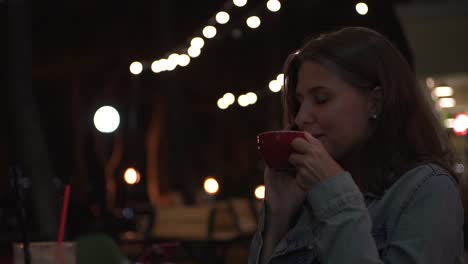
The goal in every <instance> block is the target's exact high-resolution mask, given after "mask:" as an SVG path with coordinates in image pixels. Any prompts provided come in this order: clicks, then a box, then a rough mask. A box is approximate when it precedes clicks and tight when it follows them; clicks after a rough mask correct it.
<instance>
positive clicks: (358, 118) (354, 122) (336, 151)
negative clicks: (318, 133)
mask: <svg viewBox="0 0 468 264" xmlns="http://www.w3.org/2000/svg"><path fill="white" fill-rule="evenodd" d="M321 127H322V128H323V130H324V132H325V133H326V134H327V137H326V138H324V139H323V140H322V143H323V145H324V146H325V149H327V151H328V152H329V153H330V154H331V155H332V156H334V158H337V157H338V156H341V155H344V154H345V153H347V152H349V151H350V150H352V149H353V148H355V147H356V146H357V145H360V144H362V142H364V141H365V140H366V138H367V136H368V119H367V116H365V115H363V113H362V111H358V110H357V109H354V110H350V109H348V111H345V112H343V113H342V114H340V115H338V114H337V115H333V116H330V117H329V118H323V119H322V120H321Z"/></svg>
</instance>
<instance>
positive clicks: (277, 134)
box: [257, 130, 305, 170]
mask: <svg viewBox="0 0 468 264" xmlns="http://www.w3.org/2000/svg"><path fill="white" fill-rule="evenodd" d="M297 137H301V138H305V132H304V131H292V130H280V131H267V132H264V133H260V134H258V135H257V149H258V151H259V152H260V154H261V155H262V157H263V159H264V160H265V162H266V164H267V165H268V167H270V168H272V169H275V170H291V169H294V166H293V165H291V164H290V163H289V161H288V160H289V156H290V155H291V153H292V152H293V150H292V148H291V142H292V141H293V140H294V139H295V138H297Z"/></svg>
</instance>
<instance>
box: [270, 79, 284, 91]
mask: <svg viewBox="0 0 468 264" xmlns="http://www.w3.org/2000/svg"><path fill="white" fill-rule="evenodd" d="M281 87H283V85H282V84H281V83H280V82H278V80H272V81H270V83H269V84H268V88H269V89H270V91H272V92H274V93H277V92H279V91H281Z"/></svg>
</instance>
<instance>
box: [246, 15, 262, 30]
mask: <svg viewBox="0 0 468 264" xmlns="http://www.w3.org/2000/svg"><path fill="white" fill-rule="evenodd" d="M246 22H247V26H249V28H258V27H259V26H260V24H261V21H260V18H259V17H258V16H251V17H249V18H247V20H246Z"/></svg>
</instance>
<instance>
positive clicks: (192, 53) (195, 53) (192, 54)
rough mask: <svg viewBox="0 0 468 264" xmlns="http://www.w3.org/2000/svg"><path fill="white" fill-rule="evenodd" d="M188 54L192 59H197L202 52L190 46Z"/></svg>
mask: <svg viewBox="0 0 468 264" xmlns="http://www.w3.org/2000/svg"><path fill="white" fill-rule="evenodd" d="M187 53H188V55H189V56H190V57H192V58H196V57H198V56H200V53H201V50H200V49H199V48H197V47H194V46H190V47H189V48H188V50H187Z"/></svg>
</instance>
